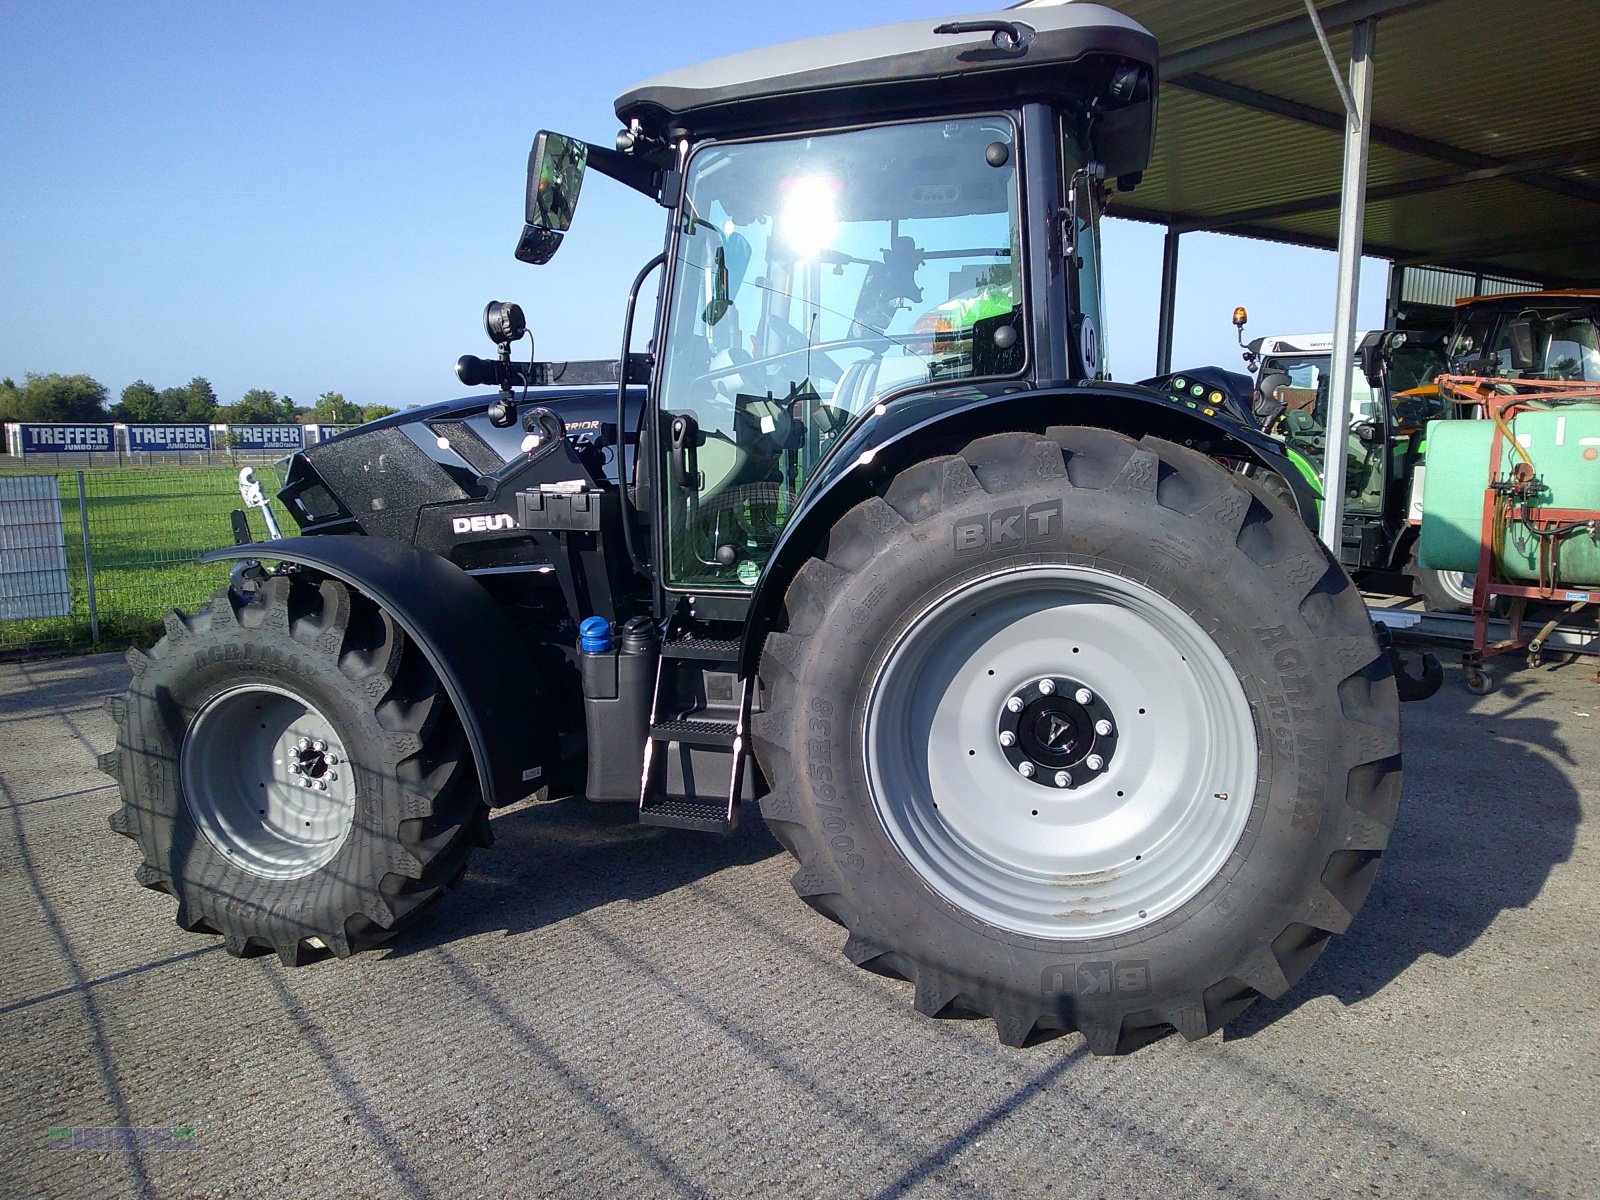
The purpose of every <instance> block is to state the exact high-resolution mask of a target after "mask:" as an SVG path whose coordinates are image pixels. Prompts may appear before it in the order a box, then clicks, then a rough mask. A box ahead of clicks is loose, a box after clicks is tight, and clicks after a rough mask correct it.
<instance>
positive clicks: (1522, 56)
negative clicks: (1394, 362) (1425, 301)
mask: <svg viewBox="0 0 1600 1200" xmlns="http://www.w3.org/2000/svg"><path fill="white" fill-rule="evenodd" d="M1045 2H1048V0H1045ZM1069 2H1071V0H1069ZM1112 3H1113V5H1114V7H1116V8H1117V9H1118V10H1119V11H1121V12H1124V13H1126V14H1127V15H1128V16H1131V17H1133V18H1134V19H1136V20H1138V21H1139V22H1141V23H1142V24H1144V25H1145V26H1146V27H1147V28H1148V29H1150V30H1151V32H1153V33H1154V34H1155V35H1156V37H1157V39H1158V41H1159V43H1160V46H1161V82H1160V93H1159V100H1158V118H1157V134H1156V146H1155V154H1154V157H1153V160H1152V162H1151V165H1150V169H1149V170H1148V171H1146V172H1145V175H1144V178H1143V180H1142V181H1141V183H1140V184H1139V186H1138V188H1137V189H1136V190H1135V191H1134V192H1132V193H1131V194H1129V195H1123V196H1119V197H1117V199H1116V201H1115V203H1114V205H1113V207H1112V209H1111V213H1112V215H1114V216H1121V217H1130V218H1133V219H1136V220H1142V221H1150V222H1155V223H1158V224H1161V225H1163V226H1165V227H1166V229H1167V239H1166V247H1165V254H1164V260H1163V280H1162V305H1161V324H1160V339H1159V350H1158V370H1166V369H1168V367H1169V365H1170V352H1171V341H1172V317H1173V313H1172V308H1173V297H1174V296H1175V293H1176V280H1177V272H1178V269H1179V263H1180V257H1179V246H1180V240H1181V237H1182V235H1183V234H1184V233H1186V232H1191V231H1199V230H1207V231H1213V232H1220V233H1234V234H1241V235H1246V236H1251V237H1261V238H1267V239H1271V240H1274V241H1281V242H1288V243H1293V244H1298V245H1305V246H1317V247H1323V248H1328V249H1338V250H1339V251H1340V271H1339V291H1338V296H1337V298H1336V303H1335V305H1334V311H1333V312H1331V313H1330V318H1331V320H1330V323H1331V324H1332V326H1333V328H1334V331H1335V356H1334V365H1333V380H1332V384H1333V387H1332V391H1333V396H1332V400H1331V406H1332V412H1330V417H1329V423H1330V424H1332V423H1333V421H1334V420H1336V419H1338V416H1339V414H1340V413H1341V411H1343V412H1345V413H1347V412H1348V404H1349V384H1350V371H1351V357H1352V355H1353V350H1354V335H1355V319H1354V314H1355V300H1356V296H1355V287H1356V268H1357V264H1358V261H1359V257H1360V254H1361V253H1363V252H1364V253H1366V254H1369V255H1375V256H1378V257H1382V258H1387V259H1389V260H1390V261H1391V262H1392V263H1394V264H1395V266H1396V267H1397V268H1401V269H1400V270H1396V271H1394V272H1392V274H1391V283H1390V306H1391V309H1392V308H1393V307H1394V305H1395V304H1396V303H1397V302H1398V300H1399V298H1400V296H1401V291H1402V288H1403V286H1404V284H1403V278H1404V271H1403V268H1406V267H1409V266H1420V265H1433V266H1445V267H1454V268H1459V269H1461V270H1463V271H1466V272H1468V273H1470V274H1471V275H1472V276H1474V277H1481V276H1490V277H1498V278H1511V279H1525V280H1529V281H1536V282H1537V283H1539V284H1542V285H1544V286H1546V287H1561V286H1574V285H1581V284H1592V283H1594V282H1595V281H1596V280H1597V279H1600V134H1597V132H1596V129H1595V125H1594V121H1593V114H1594V113H1595V112H1597V111H1600V53H1597V51H1600V5H1596V4H1595V3H1594V2H1593V0H1522V2H1521V3H1518V4H1516V5H1507V4H1506V3H1504V0H1335V2H1333V3H1327V2H1326V0H1206V2H1204V3H1193V2H1190V0H1112ZM1018 7H1019V8H1026V7H1028V5H1020V6H1018ZM1363 197H1364V200H1365V203H1364V204H1362V203H1361V202H1360V201H1361V198H1363ZM1341 360H1342V363H1341ZM1335 440H1336V441H1337V440H1338V439H1335ZM1335 459H1342V454H1340V453H1330V455H1329V462H1328V463H1327V464H1326V465H1327V469H1328V470H1329V471H1330V473H1331V472H1335V471H1337V472H1340V473H1342V471H1343V463H1342V461H1334V460H1335ZM1338 492H1339V489H1334V490H1333V497H1332V498H1335V499H1336V498H1337V496H1338ZM1338 507H1339V506H1338V504H1337V503H1336V502H1335V503H1332V504H1329V505H1327V506H1326V508H1327V509H1328V510H1330V511H1325V512H1324V514H1323V517H1324V521H1323V536H1324V540H1325V541H1328V542H1330V544H1333V543H1335V542H1336V539H1337V536H1338V533H1337V531H1338V527H1339V526H1338V519H1339V515H1338V513H1337V512H1336V511H1332V510H1337V508H1338ZM1330 535H1331V536H1330Z"/></svg>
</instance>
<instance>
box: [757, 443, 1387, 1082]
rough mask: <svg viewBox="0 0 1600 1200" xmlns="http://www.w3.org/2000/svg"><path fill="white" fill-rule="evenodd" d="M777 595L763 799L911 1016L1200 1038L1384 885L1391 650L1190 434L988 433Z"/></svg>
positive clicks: (1298, 531) (1296, 971)
mask: <svg viewBox="0 0 1600 1200" xmlns="http://www.w3.org/2000/svg"><path fill="white" fill-rule="evenodd" d="M785 605H786V610H787V617H788V628H787V630H786V631H784V632H781V633H775V634H773V635H771V636H769V638H768V641H767V644H766V647H765V650H764V654H763V658H762V665H761V675H762V679H763V681H764V682H765V683H766V685H767V687H768V690H769V703H768V710H767V711H766V712H765V713H762V714H759V715H758V716H757V717H756V718H755V721H754V724H753V733H754V738H755V741H756V747H757V753H758V755H759V757H760V758H761V760H762V763H763V767H764V769H765V772H766V774H767V776H768V778H770V779H774V780H776V781H778V784H777V788H776V790H775V791H774V792H773V793H772V794H771V795H769V796H768V797H767V798H766V799H765V800H764V801H763V804H762V811H763V814H764V816H765V817H766V819H767V823H768V825H769V827H771V828H772V829H773V830H774V832H775V833H776V835H777V836H778V837H779V839H780V840H781V841H783V842H784V843H785V845H787V846H788V847H789V849H790V850H791V851H792V852H793V853H794V854H795V855H796V857H797V858H799V859H800V862H801V868H800V870H799V872H798V873H797V874H796V876H795V880H794V883H795V887H796V890H797V891H798V892H799V893H800V895H801V896H802V897H803V898H804V899H805V900H806V901H807V902H808V903H810V904H811V905H812V906H813V907H815V908H817V909H818V910H819V911H821V912H823V913H824V914H825V915H827V916H829V917H831V918H833V919H834V920H836V921H838V922H839V923H841V924H843V925H845V926H846V927H847V928H848V929H849V930H850V937H849V940H848V941H847V943H846V946H845V952H846V954H847V955H848V956H849V957H850V958H851V959H852V960H853V961H855V962H856V963H857V964H858V965H861V966H864V967H867V968H869V969H872V970H876V971H880V972H884V973H888V974H894V975H899V976H901V977H904V978H906V979H909V980H911V981H912V982H913V983H914V984H915V986H916V1006H917V1009H918V1010H919V1011H921V1012H923V1013H925V1014H927V1015H930V1016H957V1015H964V1014H982V1015H987V1016H990V1017H992V1018H993V1019H994V1021H995V1023H996V1026H997V1028H998V1031H999V1036H1000V1039H1001V1041H1003V1042H1005V1043H1006V1044H1009V1045H1024V1044H1028V1043H1031V1042H1033V1041H1036V1040H1040V1039H1042V1038H1045V1037H1048V1036H1052V1035H1055V1034H1059V1033H1062V1032H1065V1031H1068V1030H1073V1029H1077V1030H1080V1031H1081V1032H1082V1033H1083V1034H1084V1036H1085V1038H1086V1039H1087V1041H1088V1043H1089V1046H1090V1048H1091V1049H1092V1050H1093V1051H1094V1052H1096V1053H1099V1054H1110V1053H1119V1052H1124V1051H1127V1050H1131V1049H1133V1048H1135V1047H1137V1046H1139V1045H1142V1044H1144V1043H1145V1042H1147V1041H1149V1040H1151V1039H1152V1038H1154V1037H1157V1036H1160V1035H1161V1034H1162V1033H1165V1032H1166V1031H1167V1030H1168V1029H1169V1028H1176V1029H1177V1030H1178V1031H1179V1032H1181V1033H1183V1034H1184V1035H1185V1036H1186V1037H1189V1038H1198V1037H1202V1036H1204V1035H1206V1034H1208V1033H1210V1032H1212V1031H1214V1030H1216V1029H1218V1028H1220V1027H1221V1025H1222V1024H1223V1023H1225V1022H1226V1021H1228V1020H1230V1019H1231V1018H1232V1017H1234V1016H1235V1015H1237V1014H1238V1013H1239V1012H1241V1011H1242V1010H1243V1009H1244V1008H1245V1007H1247V1006H1248V1005H1249V1004H1250V1003H1251V1002H1253V1000H1254V999H1255V998H1256V997H1257V996H1258V995H1268V996H1273V997H1277V996H1281V995H1282V994H1283V993H1284V992H1286V991H1287V990H1288V989H1289V988H1290V987H1291V986H1292V985H1293V984H1294V982H1295V981H1296V980H1298V979H1299V978H1300V976H1301V975H1302V974H1303V973H1304V972H1305V971H1306V969H1307V968H1308V967H1309V966H1310V964H1311V963H1312V962H1313V961H1314V960H1315V958H1316V957H1317V955H1318V954H1319V953H1320V952H1321V950H1322V948H1323V946H1324V944H1325V943H1326V941H1327V938H1328V936H1329V935H1330V934H1332V933H1340V932H1343V931H1344V930H1345V928H1347V927H1348V925H1349V923H1350V921H1351V919H1352V918H1353V916H1354V915H1355V913H1356V911H1357V910H1358V909H1359V908H1360V906H1361V904H1362V902H1363V900H1364V899H1365V897H1366V893H1367V890H1368V888H1369V887H1370V886H1371V882H1372V878H1373V874H1374V872H1375V869H1376V866H1377V861H1378V858H1379V856H1380V854H1381V852H1382V850H1383V849H1384V847H1385V845H1386V844H1387V841H1388V837H1389V832H1390V829H1391V828H1392V825H1393V822H1394V819H1395V814H1396V809H1397V805H1398V801H1399V792H1400V759H1399V713H1398V699H1397V695H1396V690H1395V685H1394V680H1393V677H1392V675H1391V673H1390V668H1389V665H1388V660H1387V658H1386V657H1385V656H1384V655H1383V654H1381V653H1380V652H1379V649H1378V646H1377V643H1376V642H1375V641H1374V639H1373V637H1372V633H1371V626H1370V623H1369V621H1368V618H1367V614H1366V609H1365V606H1364V605H1363V604H1362V603H1361V600H1360V597H1359V595H1358V594H1357V593H1356V591H1355V589H1354V587H1353V586H1352V585H1351V583H1350V581H1349V579H1348V577H1347V576H1346V575H1345V574H1344V572H1343V571H1342V570H1341V569H1340V568H1339V566H1338V565H1337V564H1336V563H1335V562H1334V561H1333V560H1332V559H1331V557H1329V556H1328V555H1327V554H1326V552H1325V551H1323V549H1322V547H1321V546H1320V545H1319V544H1318V543H1317V542H1316V540H1315V539H1314V538H1313V537H1312V536H1311V534H1310V533H1309V531H1308V530H1306V528H1305V526H1304V525H1303V524H1302V523H1301V522H1300V521H1299V520H1298V518H1297V517H1296V515H1295V514H1294V512H1293V511H1292V509H1290V508H1288V507H1287V506H1285V505H1284V504H1283V503H1282V502H1281V501H1279V500H1278V499H1276V498H1274V497H1272V496H1270V495H1269V494H1268V493H1267V492H1265V491H1264V490H1263V489H1262V488H1261V487H1260V486H1259V485H1258V484H1255V483H1254V482H1252V481H1248V480H1240V479H1238V478H1237V477H1234V476H1230V475H1229V473H1228V472H1226V471H1224V470H1222V469H1221V468H1220V467H1218V466H1217V465H1216V464H1215V463H1213V462H1211V461H1210V460H1209V459H1207V458H1205V457H1204V456H1202V455H1199V454H1197V453H1195V452H1193V451H1190V450H1186V449H1183V448H1181V447H1178V446H1175V445H1172V444H1170V443H1166V442H1162V441H1158V440H1156V439H1153V438H1146V439H1144V440H1143V441H1142V442H1139V443H1135V442H1132V441H1130V440H1129V439H1127V438H1124V437H1122V436H1120V435H1118V434H1114V433H1109V432H1106V431H1102V430H1095V429H1080V428H1059V429H1053V430H1051V431H1049V434H1048V436H1038V435H1034V434H1020V433H1019V434H1002V435H996V436H992V437H987V438H983V439H981V440H979V441H976V442H973V443H971V444H969V445H968V446H967V447H965V448H964V449H963V451H962V452H961V454H959V455H956V456H950V457H943V458H937V459H932V460H929V461H926V462H923V463H919V464H917V465H915V466H912V467H910V468H907V469H906V470H905V471H903V472H902V473H901V474H900V475H899V476H898V477H896V478H895V479H894V480H893V481H892V482H891V483H890V485H889V486H888V488H887V490H886V491H885V492H884V494H883V497H882V498H881V499H877V498H874V499H870V500H868V501H866V502H864V503H862V504H860V505H858V506H857V507H856V508H855V509H853V510H851V511H850V512H849V513H847V514H846V515H845V516H844V517H843V518H841V519H840V521H839V523H838V524H837V525H836V526H835V527H834V529H833V530H832V531H831V533H830V534H829V536H828V539H827V542H826V550H825V554H824V555H823V556H821V557H817V558H814V559H812V560H811V561H810V562H808V563H807V564H806V565H805V566H804V567H803V568H802V569H801V570H800V572H799V573H798V574H797V576H796V577H795V580H794V582H793V584H792V585H791V587H790V589H789V592H788V595H787V597H786V601H785ZM1024 764H1027V765H1024Z"/></svg>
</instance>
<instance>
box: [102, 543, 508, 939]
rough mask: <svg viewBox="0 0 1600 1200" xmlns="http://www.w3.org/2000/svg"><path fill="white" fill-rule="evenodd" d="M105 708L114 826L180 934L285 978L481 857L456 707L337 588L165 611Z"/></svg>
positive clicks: (397, 922)
mask: <svg viewBox="0 0 1600 1200" xmlns="http://www.w3.org/2000/svg"><path fill="white" fill-rule="evenodd" d="M166 628H167V633H166V636H165V637H163V638H162V639H161V641H160V642H158V643H157V644H156V645H155V647H154V648H152V649H151V651H150V652H149V653H148V654H145V653H142V652H140V651H137V650H135V651H130V652H129V656H128V657H129V662H130V664H131V665H132V667H133V672H134V674H133V680H132V683H131V685H130V687H129V690H128V693H127V695H126V697H123V698H118V699H115V700H113V702H112V703H111V706H110V707H111V710H112V714H113V716H114V717H115V719H116V721H117V748H116V749H115V750H113V751H111V752H110V753H109V754H107V755H104V756H102V759H101V764H100V765H101V769H102V770H103V771H105V772H106V773H107V774H109V775H110V776H111V777H112V778H113V779H115V780H116V781H117V782H118V784H119V785H120V787H121V793H122V807H121V808H120V809H119V810H118V811H117V812H116V813H115V814H114V815H113V816H112V817H111V827H112V829H113V830H115V831H116V832H118V833H121V834H124V835H126V836H128V837H131V838H133V839H134V840H136V841H137V842H138V843H139V848H140V850H141V851H142V852H143V856H144V862H143V864H142V865H141V866H140V867H139V870H138V872H137V874H136V878H137V879H138V880H139V882H140V883H142V884H144V885H145V886H146V887H150V888H154V889H157V890H159V891H163V892H167V893H169V894H171V895H172V896H174V897H175V898H176V899H177V901H178V910H177V921H178V924H179V925H180V926H182V927H183V928H185V929H188V930H192V931H197V932H208V933H214V934H221V935H222V937H223V942H224V945H225V946H226V947H227V949H228V950H229V952H230V953H233V954H235V955H239V956H241V957H243V956H249V955H255V954H261V953H267V952H270V951H276V953H277V954H278V956H279V957H280V958H281V959H282V960H283V962H284V963H285V964H288V965H299V964H302V963H304V962H307V961H310V960H311V959H313V958H315V957H317V956H318V955H319V953H320V952H321V951H324V950H325V951H328V952H331V953H332V954H334V955H336V956H338V957H341V958H342V957H346V956H348V955H349V954H351V953H352V952H353V951H357V950H361V949H365V948H368V947H371V946H375V945H377V944H378V943H380V942H382V941H383V940H385V939H386V938H388V937H389V936H390V935H392V934H393V933H395V932H396V931H397V930H399V929H402V928H404V927H405V926H406V925H409V924H410V923H411V922H413V921H414V920H416V918H417V917H418V916H419V915H420V914H421V913H422V911H423V910H424V909H425V908H426V907H427V906H428V905H429V904H431V903H432V902H433V901H434V900H436V899H437V898H438V897H439V895H440V894H441V893H442V891H443V890H444V888H445V887H446V886H448V885H449V884H451V883H453V882H454V881H455V880H456V879H457V878H458V877H459V876H460V874H461V873H462V871H463V870H465V867H466V861H467V855H468V853H469V852H470V851H471V849H472V847H473V846H475V845H487V844H488V840H489V827H488V821H487V810H486V809H485V807H484V804H483V801H482V796H481V793H480V790H479V785H478V778H477V772H476V770H475V769H474V765H473V760H472V756H471V754H470V752H469V751H468V749H467V746H466V739H465V735H464V732H463V730H462V727H461V723H460V720H459V719H458V717H457V715H456V713H455V711H454V709H453V708H452V707H451V705H450V703H449V701H448V699H447V698H446V697H445V695H444V694H443V691H442V689H441V687H440V684H439V681H438V679H437V677H436V676H435V674H434V672H433V670H432V668H431V667H430V666H429V665H428V663H427V660H426V659H425V658H424V657H423V655H422V654H421V652H420V650H419V649H418V648H417V647H416V646H415V645H414V644H412V643H411V642H409V641H408V640H407V638H406V636H405V634H404V633H403V632H402V631H401V630H400V628H399V626H398V625H396V624H395V622H394V621H393V620H392V618H390V617H389V616H388V614H386V613H384V612H383V611H382V610H381V609H380V608H378V606H377V605H375V604H373V603H372V602H371V601H370V600H368V599H367V598H366V597H364V596H361V595H360V594H359V593H354V592H352V591H351V590H350V589H349V588H347V587H345V586H344V585H343V584H341V583H338V582H336V581H333V580H326V579H321V580H319V579H316V578H314V577H311V576H307V575H304V574H296V575H293V576H290V575H278V576H273V577H270V578H269V579H267V580H266V581H265V583H264V584H263V585H262V586H261V587H260V589H259V590H256V591H237V590H233V589H231V588H229V587H227V586H224V587H223V588H221V589H219V590H218V592H217V593H216V595H215V596H214V597H213V599H212V601H211V603H210V605H208V606H207V607H206V608H205V609H204V610H202V611H201V612H199V613H197V614H195V615H194V616H187V617H186V616H184V615H183V614H181V613H177V612H173V613H172V614H170V615H169V616H168V617H167V621H166Z"/></svg>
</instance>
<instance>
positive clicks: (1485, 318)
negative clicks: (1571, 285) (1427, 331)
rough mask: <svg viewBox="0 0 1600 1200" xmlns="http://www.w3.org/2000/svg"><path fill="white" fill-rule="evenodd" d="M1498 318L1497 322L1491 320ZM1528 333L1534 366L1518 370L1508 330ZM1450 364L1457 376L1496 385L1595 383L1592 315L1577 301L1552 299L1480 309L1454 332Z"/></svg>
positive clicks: (1597, 347)
mask: <svg viewBox="0 0 1600 1200" xmlns="http://www.w3.org/2000/svg"><path fill="white" fill-rule="evenodd" d="M1497 317H1498V320H1497V319H1496V318H1497ZM1523 321H1526V322H1528V323H1529V325H1530V327H1531V333H1532V347H1531V348H1532V352H1533V365H1532V366H1531V367H1530V368H1528V369H1526V370H1518V369H1517V368H1516V366H1515V365H1514V363H1513V356H1512V353H1511V338H1512V332H1511V331H1512V325H1513V324H1514V323H1517V322H1523ZM1450 360H1451V365H1452V367H1453V369H1455V370H1458V371H1473V372H1475V373H1478V372H1481V373H1485V374H1487V375H1489V376H1492V377H1496V378H1501V379H1570V380H1581V381H1584V382H1587V383H1596V382H1600V338H1597V336H1596V314H1595V309H1594V307H1593V306H1592V305H1588V306H1583V302H1582V301H1581V300H1578V301H1574V300H1570V299H1565V298H1563V299H1551V300H1546V301H1543V302H1540V303H1537V304H1530V305H1529V306H1527V307H1525V308H1522V309H1517V310H1513V309H1510V308H1504V309H1493V308H1485V309H1481V310H1478V311H1474V312H1472V313H1470V314H1468V315H1467V316H1466V317H1465V318H1464V319H1463V320H1462V321H1461V323H1460V324H1459V325H1457V327H1456V331H1455V335H1454V337H1453V338H1452V339H1451V344H1450Z"/></svg>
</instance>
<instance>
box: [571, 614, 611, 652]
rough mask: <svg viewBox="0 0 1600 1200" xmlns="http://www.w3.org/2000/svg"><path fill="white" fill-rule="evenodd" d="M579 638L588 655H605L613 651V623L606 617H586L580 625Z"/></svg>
mask: <svg viewBox="0 0 1600 1200" xmlns="http://www.w3.org/2000/svg"><path fill="white" fill-rule="evenodd" d="M578 637H579V639H580V645H582V647H583V650H584V652H585V653H586V654H604V653H605V652H606V651H607V650H609V649H611V622H610V621H608V620H606V619H605V618H604V617H585V618H584V619H583V620H582V621H581V622H579V624H578Z"/></svg>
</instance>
